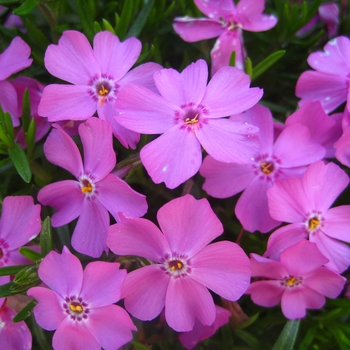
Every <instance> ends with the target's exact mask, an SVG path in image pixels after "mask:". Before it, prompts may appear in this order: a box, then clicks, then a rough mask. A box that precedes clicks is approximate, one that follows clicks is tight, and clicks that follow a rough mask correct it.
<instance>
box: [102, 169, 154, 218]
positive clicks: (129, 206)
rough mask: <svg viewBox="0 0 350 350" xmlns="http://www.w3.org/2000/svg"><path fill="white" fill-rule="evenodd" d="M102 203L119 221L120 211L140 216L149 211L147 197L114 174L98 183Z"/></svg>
mask: <svg viewBox="0 0 350 350" xmlns="http://www.w3.org/2000/svg"><path fill="white" fill-rule="evenodd" d="M96 191H97V192H98V194H96V196H97V197H98V200H99V201H100V203H101V204H102V205H103V206H104V207H105V208H106V209H107V210H108V211H109V212H110V213H111V214H112V215H113V216H114V218H115V219H116V220H117V221H118V213H120V212H122V213H124V214H126V215H127V216H131V217H140V216H142V215H144V214H146V212H147V208H148V205H147V201H146V197H145V196H144V195H143V194H141V193H138V192H136V191H134V190H133V189H132V188H131V187H130V186H129V185H128V184H127V183H126V182H125V181H123V180H122V179H120V178H119V177H118V176H116V175H114V174H109V175H107V176H106V177H105V178H104V179H103V180H101V181H100V182H99V183H97V184H96Z"/></svg>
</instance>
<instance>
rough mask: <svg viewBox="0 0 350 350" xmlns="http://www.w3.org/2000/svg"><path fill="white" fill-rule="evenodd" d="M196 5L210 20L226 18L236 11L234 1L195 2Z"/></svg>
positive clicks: (205, 0) (208, 0)
mask: <svg viewBox="0 0 350 350" xmlns="http://www.w3.org/2000/svg"><path fill="white" fill-rule="evenodd" d="M194 3H195V4H196V6H197V7H198V8H199V10H200V11H201V12H203V13H204V14H205V15H207V16H208V17H210V18H216V19H219V18H220V17H222V18H225V17H226V16H227V15H229V14H232V12H234V11H235V5H234V2H233V1H232V0H220V1H218V0H194Z"/></svg>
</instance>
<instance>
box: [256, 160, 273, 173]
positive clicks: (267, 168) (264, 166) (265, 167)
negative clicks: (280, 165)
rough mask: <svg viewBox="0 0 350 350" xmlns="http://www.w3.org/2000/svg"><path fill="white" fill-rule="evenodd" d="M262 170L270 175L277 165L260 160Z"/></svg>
mask: <svg viewBox="0 0 350 350" xmlns="http://www.w3.org/2000/svg"><path fill="white" fill-rule="evenodd" d="M260 170H261V171H262V172H263V173H264V174H266V175H269V174H271V173H272V172H273V171H274V170H275V166H274V164H273V163H272V162H260Z"/></svg>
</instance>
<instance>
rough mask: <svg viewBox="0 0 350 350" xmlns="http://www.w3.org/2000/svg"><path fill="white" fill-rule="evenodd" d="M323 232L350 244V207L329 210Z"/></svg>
mask: <svg viewBox="0 0 350 350" xmlns="http://www.w3.org/2000/svg"><path fill="white" fill-rule="evenodd" d="M323 218H324V223H323V225H322V228H321V230H322V232H324V233H325V234H326V235H327V236H329V237H332V238H336V239H339V240H341V241H344V242H350V237H349V232H350V205H342V206H340V207H336V208H331V209H329V210H328V211H327V212H326V213H325V214H324V215H323Z"/></svg>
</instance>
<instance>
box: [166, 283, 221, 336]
mask: <svg viewBox="0 0 350 350" xmlns="http://www.w3.org/2000/svg"><path fill="white" fill-rule="evenodd" d="M215 316H216V313H215V305H214V301H213V297H212V296H211V294H210V293H209V291H208V289H207V288H205V287H204V286H203V285H201V284H200V283H197V282H196V281H194V280H193V279H191V278H190V277H184V278H171V279H170V282H169V286H168V290H167V293H166V300H165V319H166V321H167V323H168V325H169V326H170V327H171V328H173V329H174V330H175V331H177V332H188V331H191V330H192V329H193V327H194V323H195V320H196V319H198V320H199V322H201V323H202V324H203V325H206V326H210V325H211V324H213V322H214V321H215Z"/></svg>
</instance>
